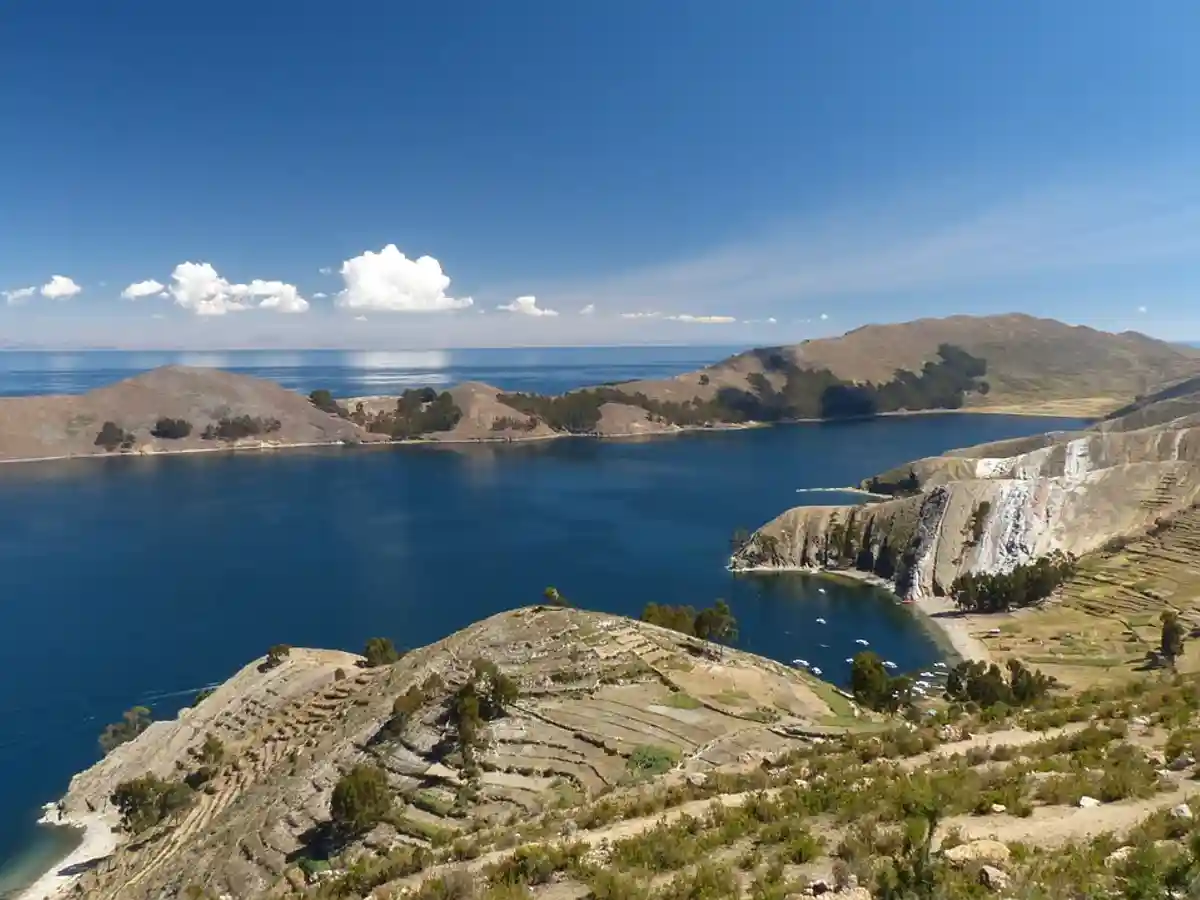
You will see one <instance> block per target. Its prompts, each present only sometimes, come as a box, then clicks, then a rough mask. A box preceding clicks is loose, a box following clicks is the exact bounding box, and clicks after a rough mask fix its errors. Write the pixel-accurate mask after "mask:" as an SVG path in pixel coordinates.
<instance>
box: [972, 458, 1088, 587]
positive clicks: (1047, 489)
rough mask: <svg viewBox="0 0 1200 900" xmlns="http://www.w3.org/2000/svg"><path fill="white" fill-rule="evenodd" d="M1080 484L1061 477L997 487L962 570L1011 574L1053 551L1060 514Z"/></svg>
mask: <svg viewBox="0 0 1200 900" xmlns="http://www.w3.org/2000/svg"><path fill="white" fill-rule="evenodd" d="M1081 487H1082V485H1081V484H1079V483H1077V482H1068V481H1067V480H1066V479H1063V478H1053V479H1044V480H1041V481H1032V480H1013V481H1005V482H1002V483H1000V484H998V485H997V486H996V489H995V491H994V492H993V494H992V499H991V500H989V501H988V502H989V503H990V504H991V509H990V510H989V512H988V515H987V519H986V520H985V522H984V527H983V532H982V534H981V535H980V537H979V542H978V544H977V545H976V546H975V547H974V549H973V551H972V552H971V553H969V554H968V555H967V556H968V559H967V560H966V562H967V565H965V566H964V569H969V570H970V571H973V572H1011V571H1012V570H1013V569H1015V568H1016V567H1017V566H1022V565H1026V564H1027V563H1030V562H1033V561H1034V560H1035V559H1037V558H1038V557H1040V556H1045V555H1046V554H1048V553H1051V552H1053V551H1055V550H1062V549H1066V548H1065V547H1063V546H1062V542H1061V540H1060V531H1061V519H1062V511H1063V509H1064V506H1065V504H1066V501H1067V498H1068V496H1069V493H1070V491H1071V490H1079V489H1081Z"/></svg>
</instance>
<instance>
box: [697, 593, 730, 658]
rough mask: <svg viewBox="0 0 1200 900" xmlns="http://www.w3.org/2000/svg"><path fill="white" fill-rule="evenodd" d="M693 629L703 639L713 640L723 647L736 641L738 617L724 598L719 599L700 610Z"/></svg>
mask: <svg viewBox="0 0 1200 900" xmlns="http://www.w3.org/2000/svg"><path fill="white" fill-rule="evenodd" d="M693 630H694V632H695V634H696V637H698V638H700V639H701V640H705V641H712V642H713V643H715V644H717V645H719V646H722V647H723V646H724V645H726V644H730V643H732V642H733V641H736V640H737V636H738V626H737V619H735V618H734V616H733V610H731V609H730V608H729V604H728V603H726V602H725V601H724V600H718V601H717V602H716V603H714V604H713V605H712V606H710V607H708V608H707V609H702V610H700V612H699V613H698V614H697V615H696V620H695V624H694V625H693Z"/></svg>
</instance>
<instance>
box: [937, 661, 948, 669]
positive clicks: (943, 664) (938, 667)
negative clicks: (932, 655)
mask: <svg viewBox="0 0 1200 900" xmlns="http://www.w3.org/2000/svg"><path fill="white" fill-rule="evenodd" d="M933 667H934V668H935V669H948V668H950V667H949V666H947V665H946V664H945V663H944V662H935V663H934V664H933Z"/></svg>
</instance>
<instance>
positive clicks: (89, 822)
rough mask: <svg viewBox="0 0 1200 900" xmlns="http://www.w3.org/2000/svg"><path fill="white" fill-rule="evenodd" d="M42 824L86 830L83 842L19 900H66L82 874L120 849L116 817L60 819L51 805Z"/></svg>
mask: <svg viewBox="0 0 1200 900" xmlns="http://www.w3.org/2000/svg"><path fill="white" fill-rule="evenodd" d="M39 821H40V822H41V824H43V825H53V826H55V827H59V826H63V827H70V828H80V829H83V840H82V841H80V843H79V846H78V847H76V848H75V849H74V850H72V851H71V852H70V853H69V854H67V855H66V856H64V857H63V858H62V859H60V860H58V861H57V862H56V863H55V864H54V866H53V867H52V868H51V869H50V871H48V872H46V874H44V875H43V876H42V877H41V878H39V879H38V880H37V881H35V882H34V883H33V884H31V885H30V886H29V887H27V888H26V889H25V890H24V891H22V892H21V893H20V894H19V895H18V897H17V900H58V898H61V897H65V896H66V895H67V892H68V891H70V889H71V885H73V884H74V883H75V880H76V879H77V878H78V877H79V876H80V874H82V873H83V872H85V871H87V869H88V868H89V864H94V863H95V862H97V861H99V860H101V859H103V858H104V857H106V856H108V855H110V854H111V853H112V852H113V850H115V849H116V847H117V835H116V833H114V831H113V828H115V827H116V826H117V824H118V821H117V817H116V814H115V813H112V812H108V813H83V814H81V815H67V816H65V817H63V818H62V819H59V818H58V813H57V811H56V809H55V807H54V806H53V804H51V805H50V806H49V807H48V808H47V810H46V814H45V815H44V816H42V818H41V819H40V820H39Z"/></svg>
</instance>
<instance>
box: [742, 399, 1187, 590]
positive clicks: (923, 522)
mask: <svg viewBox="0 0 1200 900" xmlns="http://www.w3.org/2000/svg"><path fill="white" fill-rule="evenodd" d="M1196 404H1200V394H1197V395H1188V396H1186V397H1170V398H1167V399H1162V400H1159V401H1156V402H1151V403H1148V404H1146V405H1144V406H1140V407H1138V408H1137V409H1135V410H1132V411H1130V412H1128V413H1127V414H1125V415H1123V416H1120V417H1116V418H1113V419H1110V420H1107V421H1105V422H1102V423H1098V424H1097V425H1096V426H1093V427H1092V428H1089V429H1087V430H1085V431H1079V432H1070V433H1066V432H1057V433H1049V434H1046V435H1042V436H1038V437H1033V438H1021V439H1018V440H1013V441H1003V442H998V443H992V444H984V445H980V446H978V447H969V448H965V449H962V450H954V451H950V452H948V453H946V454H944V455H942V456H937V457H931V458H928V459H921V460H916V461H915V462H913V463H911V464H909V465H906V466H901V467H899V468H897V469H894V470H892V471H890V472H884V473H881V474H880V475H878V476H876V477H874V478H872V479H868V480H867V481H866V482H864V486H865V487H872V488H876V489H880V488H883V489H888V490H892V489H896V488H897V487H899V488H900V489H905V488H909V487H912V488H915V492H914V493H912V495H911V496H902V497H898V498H896V499H892V500H886V501H883V502H880V503H871V504H865V505H862V506H857V507H811V506H810V507H797V508H795V509H791V510H789V511H788V512H786V513H784V514H783V515H781V516H779V517H778V518H776V519H775V520H773V521H771V522H769V523H767V524H766V525H764V526H763V527H762V528H761V529H759V531H758V532H756V533H755V535H754V536H753V538H752V540H751V541H750V543H748V544H747V545H746V546H745V547H744V548H743V549H742V550H741V551H739V552H738V553H737V554H735V556H734V559H733V561H732V564H733V565H734V567H741V568H747V567H753V566H776V567H778V566H802V567H845V566H857V567H859V568H866V569H871V570H873V571H875V572H877V573H878V574H881V575H883V576H884V577H887V578H893V579H895V581H896V586H897V590H898V592H899V593H901V594H902V595H903V596H905V597H906V598H908V599H918V598H920V597H922V596H925V595H927V594H929V593H940V592H941V591H942V590H943V589H945V588H946V587H947V586H948V585H949V584H950V583H951V582H952V581H953V580H954V579H955V578H956V577H957V576H958V575H959V574H962V573H964V572H968V571H971V572H997V571H1010V570H1012V569H1013V568H1014V567H1015V566H1017V565H1019V564H1023V563H1027V562H1030V561H1031V560H1033V559H1035V558H1037V557H1040V556H1045V555H1047V554H1050V553H1051V552H1053V551H1056V550H1060V551H1064V552H1068V553H1072V554H1075V555H1082V554H1084V553H1087V552H1089V551H1091V550H1095V549H1097V548H1098V547H1100V546H1102V545H1104V544H1105V543H1106V542H1109V541H1111V540H1112V539H1113V538H1116V537H1124V536H1130V535H1136V534H1141V533H1144V532H1145V531H1147V530H1148V529H1149V528H1151V527H1153V526H1154V525H1155V524H1156V523H1158V522H1160V521H1162V520H1166V519H1170V518H1171V517H1172V516H1174V515H1176V514H1178V513H1179V512H1180V511H1182V510H1185V509H1187V508H1189V507H1191V506H1192V505H1194V504H1195V503H1196V502H1197V501H1198V500H1200V423H1197V421H1196V416H1195V415H1194V414H1192V413H1191V412H1190V409H1191V408H1192V407H1193V406H1194V405H1196ZM1172 412H1183V413H1184V414H1183V415H1180V416H1175V417H1170V418H1169V416H1170V414H1171V413H1172ZM1143 422H1152V423H1154V424H1152V425H1149V426H1142V423H1143Z"/></svg>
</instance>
